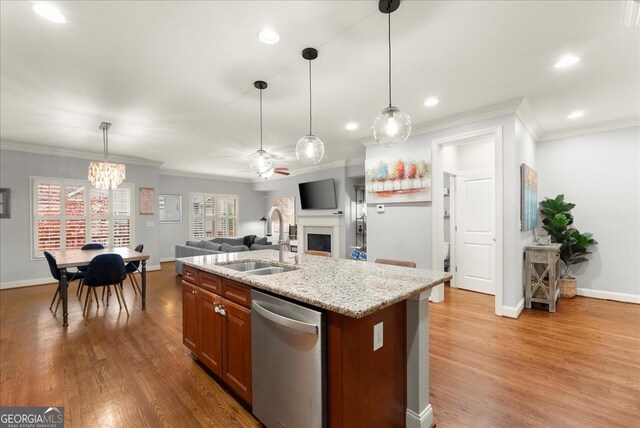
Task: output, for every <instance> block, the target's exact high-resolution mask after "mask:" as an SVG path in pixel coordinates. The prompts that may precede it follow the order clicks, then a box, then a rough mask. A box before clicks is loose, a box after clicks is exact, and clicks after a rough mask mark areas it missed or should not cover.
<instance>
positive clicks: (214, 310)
mask: <svg viewBox="0 0 640 428" xmlns="http://www.w3.org/2000/svg"><path fill="white" fill-rule="evenodd" d="M213 312H215V313H216V314H219V313H220V306H218V305H215V306H214V307H213Z"/></svg>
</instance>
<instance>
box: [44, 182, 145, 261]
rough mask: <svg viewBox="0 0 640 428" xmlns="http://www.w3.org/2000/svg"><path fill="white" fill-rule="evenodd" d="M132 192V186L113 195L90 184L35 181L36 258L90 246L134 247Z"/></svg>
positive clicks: (125, 187)
mask: <svg viewBox="0 0 640 428" xmlns="http://www.w3.org/2000/svg"><path fill="white" fill-rule="evenodd" d="M132 189H133V187H132V185H131V184H123V185H121V186H120V187H119V188H118V189H115V190H111V191H109V190H98V189H94V188H92V187H90V184H89V182H87V181H81V180H63V179H55V178H32V195H33V198H32V212H33V216H34V221H33V225H32V230H33V233H32V235H33V238H34V239H33V241H32V256H33V257H34V258H38V257H42V256H43V255H42V252H43V251H50V250H58V249H71V248H81V247H82V246H83V245H84V244H86V243H87V242H99V243H101V244H103V245H105V246H130V245H131V243H132V236H133V233H134V231H133V217H132V206H133V203H132V200H131V198H132V195H133V190H132Z"/></svg>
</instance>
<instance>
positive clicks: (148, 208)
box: [139, 187, 156, 215]
mask: <svg viewBox="0 0 640 428" xmlns="http://www.w3.org/2000/svg"><path fill="white" fill-rule="evenodd" d="M154 194H155V192H154V189H153V187H141V188H140V192H139V196H140V214H141V215H153V214H155V212H156V211H155V197H154Z"/></svg>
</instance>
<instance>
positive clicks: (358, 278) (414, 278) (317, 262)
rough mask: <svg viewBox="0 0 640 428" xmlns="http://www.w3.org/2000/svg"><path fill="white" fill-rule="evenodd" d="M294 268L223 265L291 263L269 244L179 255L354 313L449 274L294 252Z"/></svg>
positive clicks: (417, 290) (289, 256) (430, 285)
mask: <svg viewBox="0 0 640 428" xmlns="http://www.w3.org/2000/svg"><path fill="white" fill-rule="evenodd" d="M298 256H299V260H300V261H299V264H298V265H296V266H293V267H295V268H297V269H296V270H293V271H290V272H282V273H277V274H274V275H252V274H250V273H246V272H237V271H234V270H232V269H228V268H225V267H224V265H225V264H231V263H238V262H245V261H268V262H276V264H278V265H281V266H287V267H292V264H293V261H294V257H295V253H285V260H290V261H291V263H286V264H280V263H277V262H278V252H277V251H273V250H260V251H245V252H240V253H228V254H215V255H206V256H194V257H184V258H181V259H179V260H181V261H182V262H183V263H184V264H185V265H187V266H192V267H194V268H197V269H200V270H202V271H205V272H210V273H213V274H216V275H219V276H223V277H226V278H229V279H233V280H236V281H238V282H242V283H244V284H248V285H250V286H252V287H254V288H257V289H261V290H266V291H270V292H272V293H274V294H278V295H281V296H285V297H288V298H291V299H293V300H297V301H300V302H304V303H308V304H310V305H313V306H317V307H320V308H323V309H327V310H330V311H334V312H337V313H339V314H342V315H347V316H350V317H354V318H361V317H364V316H366V315H369V314H372V313H374V312H376V311H378V310H380V309H383V308H385V307H387V306H391V305H392V304H394V303H396V302H399V301H402V300H406V299H407V298H408V297H409V296H412V295H414V294H417V293H420V292H422V291H425V290H428V289H430V288H433V287H435V286H436V285H438V284H441V283H443V282H445V281H447V280H449V279H451V275H450V274H448V273H446V272H438V271H432V270H427V269H412V268H406V267H399V266H389V265H382V264H375V263H367V262H362V261H356V260H347V259H333V258H327V257H319V256H310V255H305V254H299V255H298Z"/></svg>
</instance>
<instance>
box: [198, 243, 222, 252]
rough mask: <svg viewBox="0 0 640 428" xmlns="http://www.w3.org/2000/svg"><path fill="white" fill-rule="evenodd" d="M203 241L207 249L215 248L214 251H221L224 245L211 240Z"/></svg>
mask: <svg viewBox="0 0 640 428" xmlns="http://www.w3.org/2000/svg"><path fill="white" fill-rule="evenodd" d="M202 243H203V245H204V246H203V247H202V248H205V249H207V250H214V251H220V248H221V247H222V245H221V244H216V243H215V242H210V241H202Z"/></svg>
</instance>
